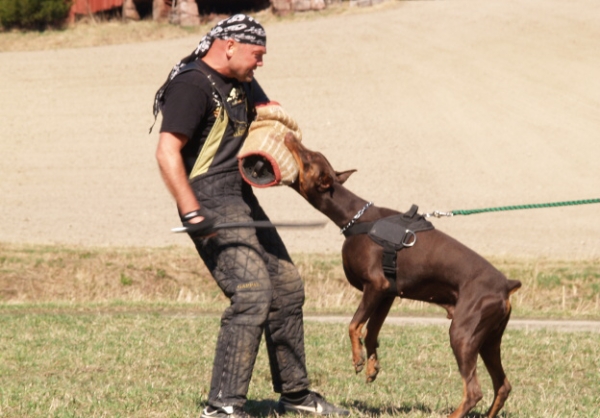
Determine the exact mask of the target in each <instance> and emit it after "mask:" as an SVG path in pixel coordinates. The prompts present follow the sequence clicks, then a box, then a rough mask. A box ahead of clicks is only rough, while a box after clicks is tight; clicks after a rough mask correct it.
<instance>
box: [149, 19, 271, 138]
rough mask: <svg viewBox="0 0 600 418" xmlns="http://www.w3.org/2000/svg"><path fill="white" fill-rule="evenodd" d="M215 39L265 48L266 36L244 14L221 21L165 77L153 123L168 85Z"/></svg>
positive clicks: (254, 22)
mask: <svg viewBox="0 0 600 418" xmlns="http://www.w3.org/2000/svg"><path fill="white" fill-rule="evenodd" d="M215 39H222V40H227V39H233V40H234V41H236V42H240V43H243V44H252V45H260V46H267V34H266V32H265V29H264V28H263V27H262V25H261V24H260V23H258V21H256V20H255V19H254V18H252V17H250V16H247V15H245V14H237V15H233V16H231V17H228V18H227V19H223V20H221V21H220V22H219V23H217V24H216V25H215V27H213V28H212V29H211V30H210V31H209V32H208V33H207V34H206V35H204V37H203V38H202V39H201V40H200V43H199V44H198V46H197V47H196V49H195V50H194V52H192V53H191V54H190V55H188V56H187V57H184V58H182V59H181V60H180V61H179V62H178V63H177V64H175V66H174V67H173V68H172V69H171V72H170V73H169V77H167V81H165V82H164V84H163V85H162V86H161V87H160V88H159V89H158V91H157V92H156V95H155V96H154V107H153V109H152V110H153V113H154V122H155V123H156V117H157V116H158V111H159V109H160V102H161V100H162V98H163V95H164V93H165V90H166V89H167V86H168V85H169V83H170V82H171V81H172V80H173V79H174V78H175V76H176V75H177V74H179V72H180V71H181V69H182V68H183V67H184V66H186V65H187V64H189V63H190V62H193V61H195V60H197V59H200V58H202V57H203V56H205V55H206V53H207V52H208V50H209V49H210V47H211V46H212V44H213V42H214V40H215ZM153 126H154V124H152V127H153ZM152 127H150V132H152Z"/></svg>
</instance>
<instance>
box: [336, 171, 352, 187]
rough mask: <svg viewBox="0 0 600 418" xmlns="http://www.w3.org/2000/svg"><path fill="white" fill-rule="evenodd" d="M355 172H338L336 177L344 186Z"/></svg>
mask: <svg viewBox="0 0 600 418" xmlns="http://www.w3.org/2000/svg"><path fill="white" fill-rule="evenodd" d="M355 171H356V170H346V171H336V172H335V176H336V177H337V181H338V182H339V183H340V184H344V183H345V182H346V180H348V177H350V175H351V174H352V173H354V172H355Z"/></svg>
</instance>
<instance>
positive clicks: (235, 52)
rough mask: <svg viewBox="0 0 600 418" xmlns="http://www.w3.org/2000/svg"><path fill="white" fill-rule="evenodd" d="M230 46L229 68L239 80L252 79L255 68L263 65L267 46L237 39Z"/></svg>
mask: <svg viewBox="0 0 600 418" xmlns="http://www.w3.org/2000/svg"><path fill="white" fill-rule="evenodd" d="M230 48H231V49H230V54H229V55H230V58H229V70H230V71H231V74H232V76H233V77H234V78H235V79H237V80H238V81H246V82H250V81H252V79H253V78H254V70H256V68H257V67H262V65H263V55H265V54H266V53H267V48H265V47H264V46H259V45H251V44H243V43H239V42H235V41H234V42H233V44H232V45H231V47H230Z"/></svg>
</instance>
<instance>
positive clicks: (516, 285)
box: [508, 279, 521, 296]
mask: <svg viewBox="0 0 600 418" xmlns="http://www.w3.org/2000/svg"><path fill="white" fill-rule="evenodd" d="M520 288H521V282H520V281H518V280H510V279H509V280H508V296H510V295H512V294H513V293H515V292H516V291H517V290H519V289H520Z"/></svg>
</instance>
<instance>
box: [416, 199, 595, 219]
mask: <svg viewBox="0 0 600 418" xmlns="http://www.w3.org/2000/svg"><path fill="white" fill-rule="evenodd" d="M591 203H600V199H586V200H570V201H566V202H553V203H534V204H531V205H515V206H498V207H495V208H483V209H459V210H453V211H450V212H440V211H438V210H436V211H435V212H431V213H425V214H424V215H423V216H425V217H426V218H429V217H430V216H435V217H436V218H441V217H442V216H457V215H473V214H475V213H484V212H504V211H508V210H520V209H539V208H555V207H559V206H575V205H589V204H591Z"/></svg>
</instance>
